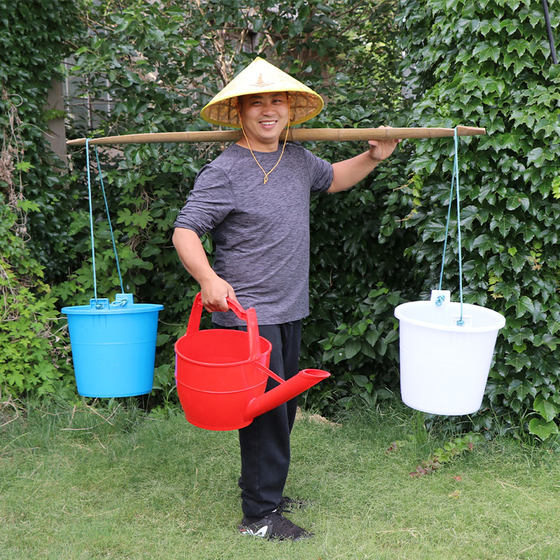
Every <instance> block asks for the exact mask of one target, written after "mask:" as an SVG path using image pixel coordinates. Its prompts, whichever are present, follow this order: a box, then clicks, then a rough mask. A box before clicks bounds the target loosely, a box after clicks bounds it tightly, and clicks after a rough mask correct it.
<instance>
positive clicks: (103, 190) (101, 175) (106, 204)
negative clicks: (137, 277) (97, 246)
mask: <svg viewBox="0 0 560 560" xmlns="http://www.w3.org/2000/svg"><path fill="white" fill-rule="evenodd" d="M95 157H96V158H97V172H98V173H99V182H100V183H101V191H102V192H103V200H104V201H105V212H107V221H108V222H109V231H110V232H111V241H112V243H113V252H114V253H115V261H116V263H117V272H118V274H119V283H120V285H121V294H124V287H123V281H122V276H121V267H120V266H119V256H118V255H117V246H116V244H115V236H114V235H113V226H112V225H111V215H110V214H109V204H108V203H107V196H106V195H105V187H104V185H103V173H101V164H100V163H99V153H98V152H97V146H95Z"/></svg>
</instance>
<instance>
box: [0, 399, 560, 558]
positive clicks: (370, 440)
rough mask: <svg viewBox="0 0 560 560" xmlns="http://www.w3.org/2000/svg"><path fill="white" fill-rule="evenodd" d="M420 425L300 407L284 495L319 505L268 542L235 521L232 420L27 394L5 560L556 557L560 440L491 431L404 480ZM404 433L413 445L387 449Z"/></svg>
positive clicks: (414, 457)
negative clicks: (539, 442) (555, 445)
mask: <svg viewBox="0 0 560 560" xmlns="http://www.w3.org/2000/svg"><path fill="white" fill-rule="evenodd" d="M127 404H128V407H127V406H125V405H127ZM7 418H8V417H7V416H6V415H5V414H4V415H0V420H1V421H0V424H3V423H4V422H5V421H6V420H7ZM412 426H413V413H412V412H411V411H408V410H405V409H402V408H392V409H390V410H389V411H386V412H383V411H371V412H369V413H357V414H355V415H354V417H352V418H351V419H350V420H348V421H346V422H343V423H342V424H341V425H332V424H329V423H326V422H322V421H320V420H318V419H317V418H315V417H313V416H310V415H307V414H304V415H303V417H302V418H300V419H299V420H298V421H297V422H296V426H295V428H294V433H293V440H292V451H293V462H292V468H291V471H290V476H289V479H288V483H287V488H286V494H287V495H289V496H295V497H302V498H305V499H308V500H310V501H311V502H312V504H311V506H310V507H308V508H307V509H306V510H304V511H301V512H297V513H294V514H292V515H290V516H289V517H291V519H292V520H293V521H295V522H296V523H298V524H301V525H302V526H303V527H305V528H307V529H309V530H312V531H313V532H314V533H315V537H314V538H313V539H311V540H309V541H302V542H296V543H291V542H270V541H261V540H257V539H251V538H249V537H242V536H241V535H239V534H237V532H236V525H237V523H238V522H239V521H240V518H241V510H240V499H239V491H238V489H237V486H236V482H237V477H238V474H239V452H238V446H237V433H236V432H208V431H203V430H200V429H198V428H195V427H193V426H191V425H189V424H188V423H187V422H186V421H185V419H184V417H183V416H182V414H181V412H180V410H177V413H176V414H173V413H172V414H169V415H167V416H163V415H154V414H152V415H145V414H144V413H143V412H141V411H140V410H138V409H137V408H135V407H134V406H130V403H126V402H125V403H120V404H117V405H116V406H114V407H113V409H112V410H109V409H103V408H92V407H89V406H87V405H86V404H85V403H81V404H80V405H78V406H76V407H74V408H72V407H68V405H61V404H51V405H49V406H48V407H45V406H44V405H43V406H42V407H39V408H33V407H30V408H29V409H28V414H27V415H25V417H24V416H23V415H22V416H20V417H19V418H18V419H16V420H14V421H12V422H10V423H9V424H6V425H4V426H3V427H2V429H1V430H2V431H1V433H0V473H1V475H0V496H1V500H0V558H6V559H10V560H17V559H26V560H28V559H47V558H48V559H57V560H59V559H97V558H100V559H101V558H104V559H125V558H131V559H136V558H138V559H144V558H145V559H158V558H161V559H169V560H171V559H189V560H197V559H201V560H217V559H232V560H233V559H235V560H242V559H255V558H259V559H263V560H266V559H282V560H284V559H305V560H331V559H344V560H346V559H360V560H364V559H368V558H371V559H376V560H382V559H406V560H409V559H414V560H417V559H430V560H433V559H445V560H450V559H451V560H454V559H457V560H468V559H477V560H480V559H504V560H506V559H507V560H512V559H535V560H544V559H554V560H557V559H558V558H560V535H559V534H558V519H559V517H560V515H559V514H560V512H559V508H560V462H559V461H558V459H559V457H558V454H557V453H556V452H553V451H550V450H548V449H544V448H543V449H541V448H522V447H521V446H520V444H519V443H518V442H515V441H513V440H511V439H496V440H494V441H491V442H487V443H480V444H477V445H476V446H475V448H474V450H473V451H472V452H465V453H463V454H462V455H460V456H458V457H456V458H455V459H454V460H453V461H451V462H449V463H447V464H445V465H444V466H442V467H440V468H438V469H437V470H436V472H434V473H432V474H429V475H424V476H419V477H411V476H410V472H411V471H414V470H415V468H416V466H417V465H418V464H419V463H420V462H421V461H423V460H426V459H428V458H429V456H430V454H431V452H432V451H433V449H434V448H436V447H438V446H440V445H442V444H443V443H444V440H443V439H438V438H437V437H435V436H429V437H428V441H427V442H426V443H425V444H422V445H420V444H417V443H415V442H414V439H413V438H411V434H412V433H413V428H412ZM396 440H401V441H407V440H408V441H409V442H408V443H406V444H403V445H401V446H399V447H398V448H397V450H396V451H392V452H388V451H387V450H388V448H389V446H390V445H391V443H392V442H393V441H396Z"/></svg>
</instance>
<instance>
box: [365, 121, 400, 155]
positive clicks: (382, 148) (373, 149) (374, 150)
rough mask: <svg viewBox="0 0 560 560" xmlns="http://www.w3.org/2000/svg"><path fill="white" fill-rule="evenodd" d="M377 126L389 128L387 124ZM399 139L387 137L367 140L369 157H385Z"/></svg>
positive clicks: (392, 150)
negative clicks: (385, 138)
mask: <svg viewBox="0 0 560 560" xmlns="http://www.w3.org/2000/svg"><path fill="white" fill-rule="evenodd" d="M379 128H391V127H389V126H380V127H379ZM399 142H400V139H398V140H397V139H393V138H389V139H387V140H368V144H369V157H370V158H371V159H372V160H373V161H377V162H379V161H383V160H384V159H387V158H388V157H389V156H390V155H391V154H392V153H393V152H394V151H395V148H396V147H397V144H398V143H399Z"/></svg>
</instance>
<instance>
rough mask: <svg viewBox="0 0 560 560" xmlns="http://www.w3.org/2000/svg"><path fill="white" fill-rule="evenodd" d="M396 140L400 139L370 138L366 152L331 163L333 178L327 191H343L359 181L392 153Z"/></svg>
mask: <svg viewBox="0 0 560 560" xmlns="http://www.w3.org/2000/svg"><path fill="white" fill-rule="evenodd" d="M398 142H400V140H392V139H391V140H370V141H369V142H368V143H369V145H370V148H369V150H368V151H367V152H364V153H363V154H360V155H359V156H356V157H353V158H350V159H345V160H344V161H339V162H337V163H333V164H332V167H333V180H332V183H331V186H330V187H329V188H328V189H327V192H329V193H335V192H340V191H345V190H348V189H349V188H350V187H353V186H354V185H355V184H356V183H359V182H360V181H361V180H362V179H364V178H365V177H367V176H368V175H369V174H370V173H371V172H372V171H373V170H374V169H375V168H376V167H377V166H378V165H379V164H380V163H381V162H382V161H383V160H384V159H387V158H388V157H389V156H390V155H391V154H392V153H393V151H394V150H395V147H396V146H397V144H398Z"/></svg>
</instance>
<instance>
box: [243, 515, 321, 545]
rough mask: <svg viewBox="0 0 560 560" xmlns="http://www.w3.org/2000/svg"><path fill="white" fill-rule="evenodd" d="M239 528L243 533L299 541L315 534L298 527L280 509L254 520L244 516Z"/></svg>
mask: <svg viewBox="0 0 560 560" xmlns="http://www.w3.org/2000/svg"><path fill="white" fill-rule="evenodd" d="M238 529H239V532H240V533H241V534H242V535H249V536H251V537H261V538H263V539H278V540H292V541H299V540H301V539H308V538H310V537H312V536H313V533H309V532H308V531H306V530H305V529H302V528H301V527H298V526H297V525H296V524H295V523H292V522H291V521H290V520H289V519H286V518H285V517H284V516H283V515H281V514H280V513H278V511H273V512H272V513H270V514H268V515H267V516H266V517H263V518H262V519H259V520H257V521H252V522H251V521H249V520H248V519H247V518H245V517H244V518H243V521H242V522H241V525H239V527H238Z"/></svg>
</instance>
